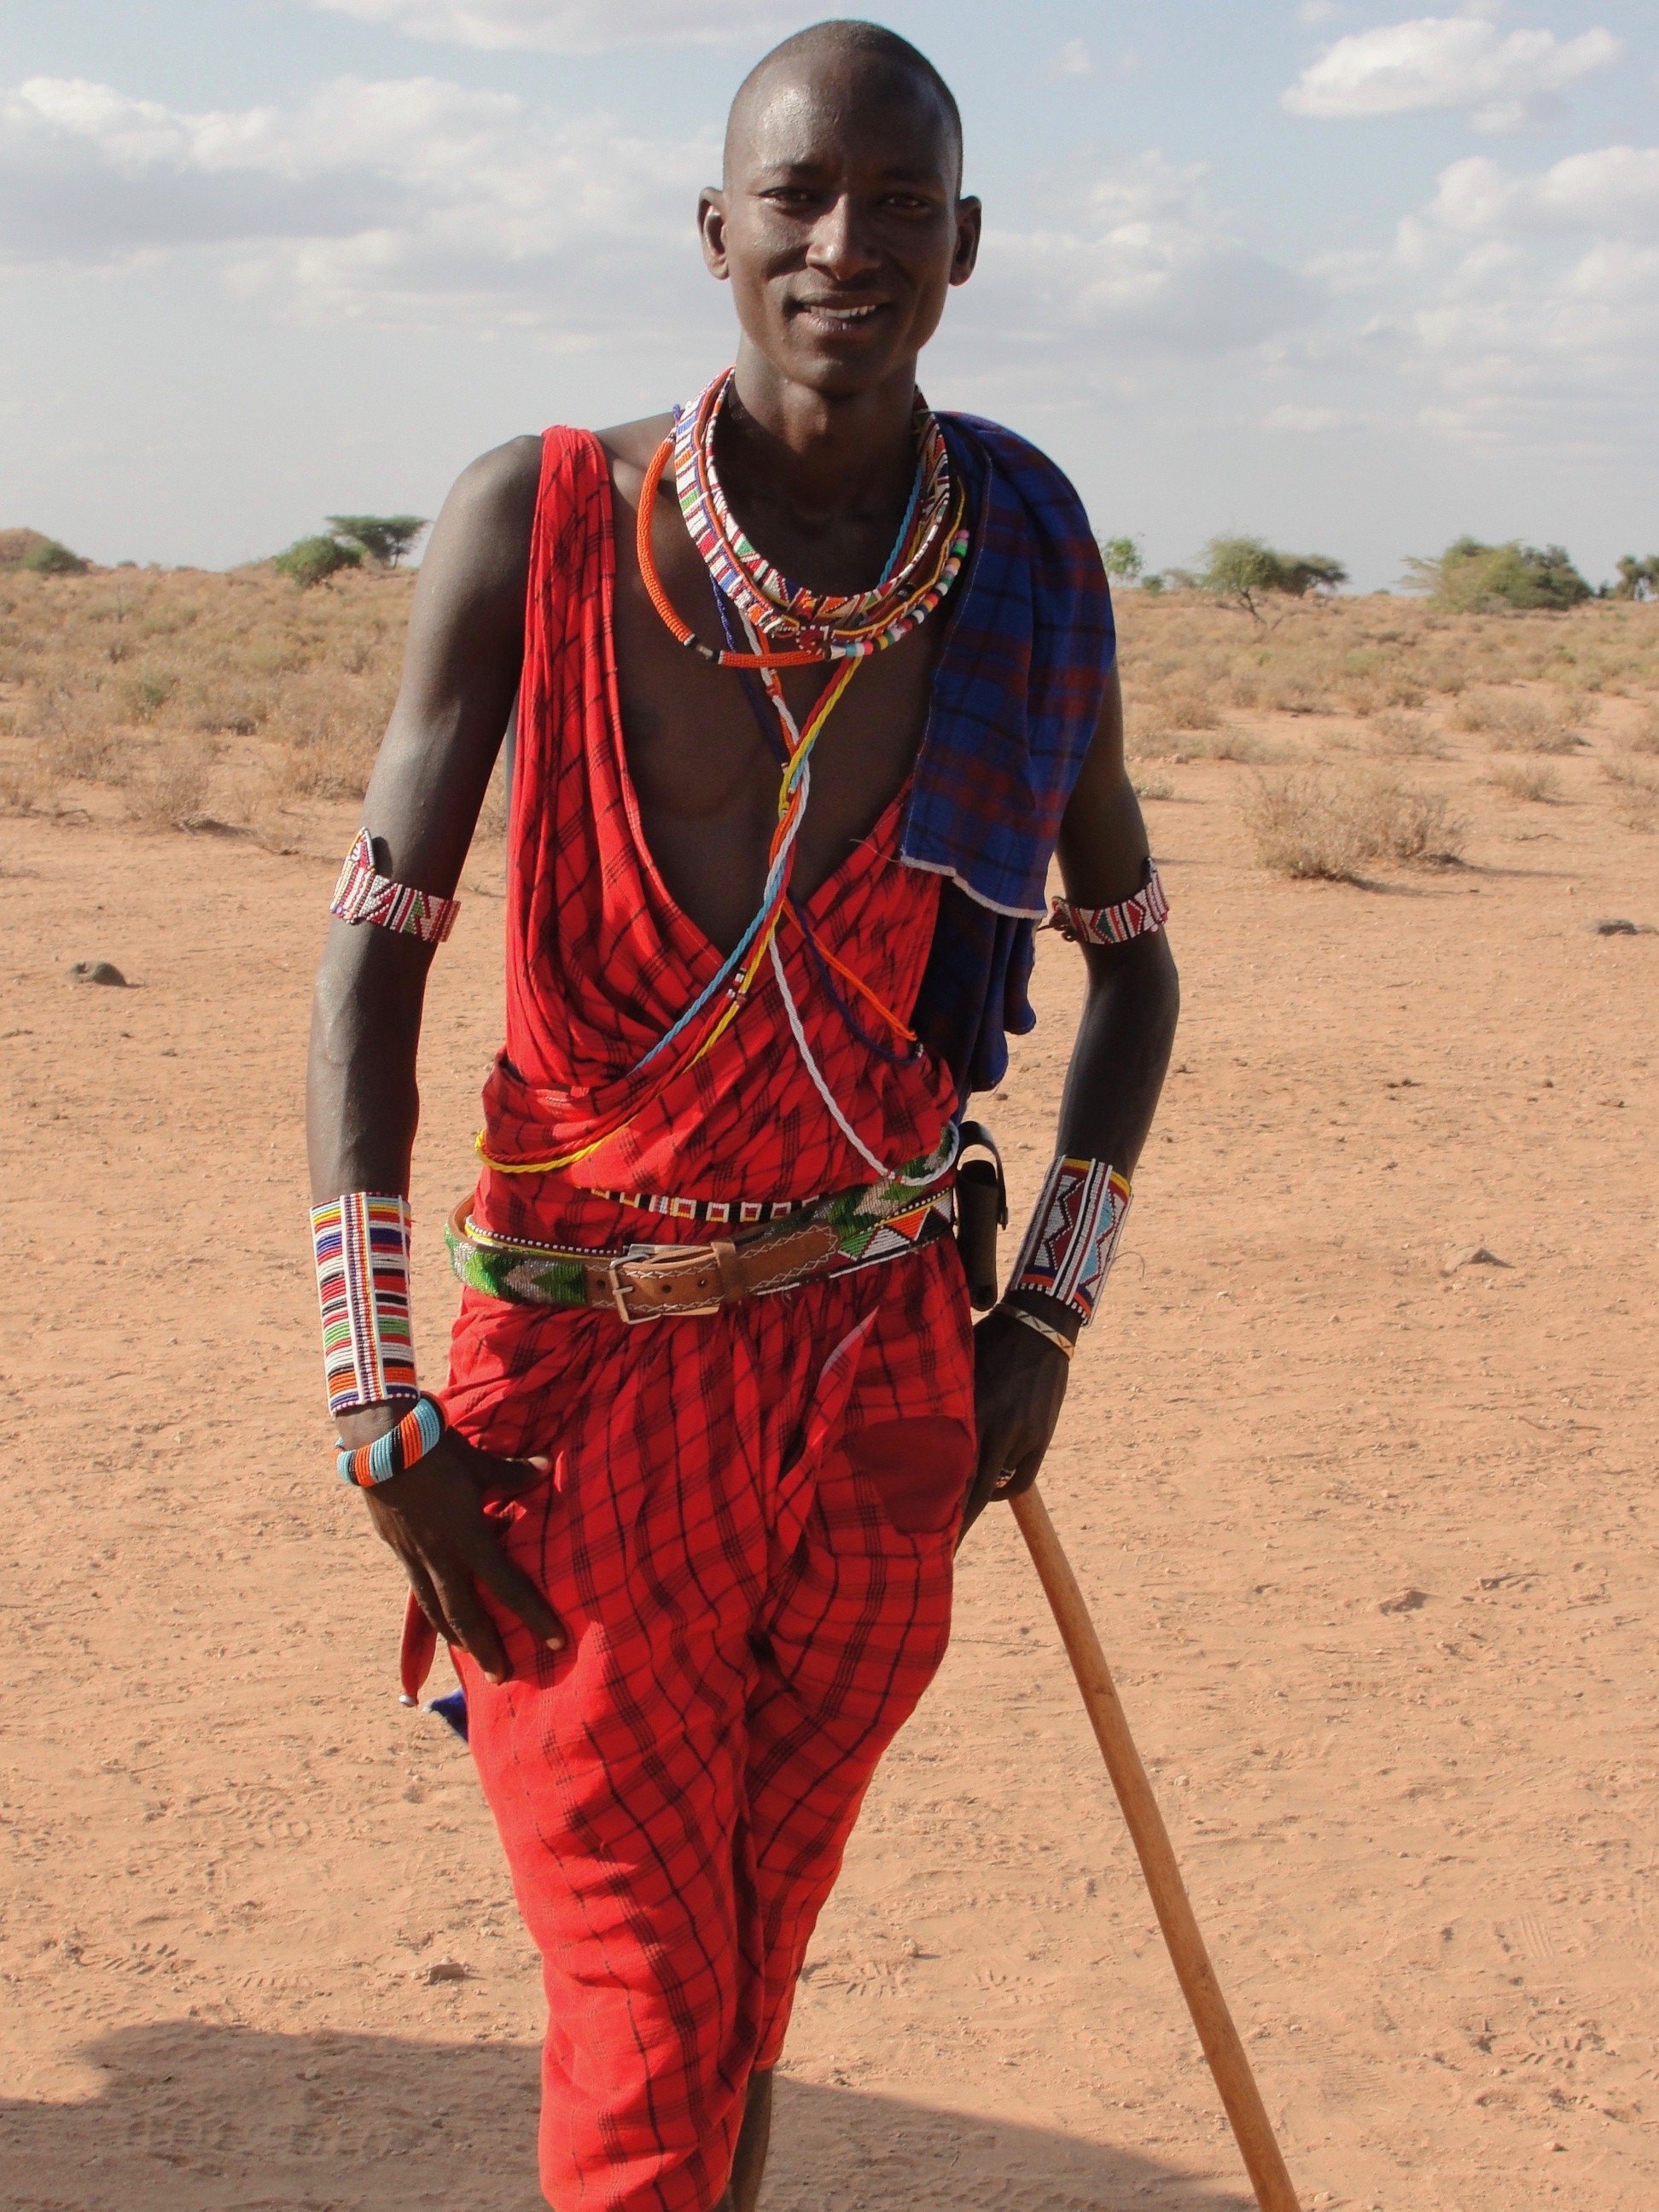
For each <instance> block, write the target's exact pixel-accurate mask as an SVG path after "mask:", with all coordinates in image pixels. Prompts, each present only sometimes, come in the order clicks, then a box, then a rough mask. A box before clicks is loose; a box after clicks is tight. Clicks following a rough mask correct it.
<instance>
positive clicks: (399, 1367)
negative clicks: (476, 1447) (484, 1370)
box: [311, 1190, 421, 1413]
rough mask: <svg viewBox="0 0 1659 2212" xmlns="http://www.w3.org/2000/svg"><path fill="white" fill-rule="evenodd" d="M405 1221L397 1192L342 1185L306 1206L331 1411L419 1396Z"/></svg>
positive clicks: (406, 1209)
mask: <svg viewBox="0 0 1659 2212" xmlns="http://www.w3.org/2000/svg"><path fill="white" fill-rule="evenodd" d="M409 1231H410V1211H409V1200H407V1199H406V1198H402V1197H399V1196H398V1194H396V1193H395V1192H389V1193H387V1192H376V1191H368V1190H348V1191H343V1192H342V1194H340V1196H339V1197H338V1198H331V1199H330V1200H328V1201H327V1202H326V1204H325V1205H322V1206H313V1207H312V1209H311V1237H312V1245H313V1250H314V1252H315V1255H316V1260H317V1297H318V1302H319V1304H320V1305H321V1307H322V1310H323V1372H324V1375H325V1378H326V1381H327V1384H328V1410H329V1412H330V1413H349V1411H350V1410H351V1408H352V1407H354V1406H378V1405H382V1404H384V1403H385V1401H386V1400H387V1399H388V1398H415V1397H418V1396H419V1395H420V1389H421V1386H420V1384H419V1383H417V1382H416V1379H415V1345H414V1339H413V1336H412V1334H411V1333H410V1313H409Z"/></svg>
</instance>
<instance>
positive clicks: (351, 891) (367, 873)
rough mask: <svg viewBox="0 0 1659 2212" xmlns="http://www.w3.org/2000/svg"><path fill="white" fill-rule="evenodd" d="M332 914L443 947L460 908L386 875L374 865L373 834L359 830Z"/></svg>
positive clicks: (336, 891) (331, 905)
mask: <svg viewBox="0 0 1659 2212" xmlns="http://www.w3.org/2000/svg"><path fill="white" fill-rule="evenodd" d="M328 910H329V912H330V913H331V915H336V916H337V918H338V919H339V920H340V921H372V922H373V923H374V926H375V927H376V928H377V929H389V930H391V931H392V932H393V933H394V934H395V935H397V936H398V937H418V938H419V939H420V940H421V942H422V945H441V944H442V943H443V941H444V939H445V938H447V936H448V934H449V933H450V931H451V930H452V929H453V927H455V917H456V915H458V914H459V912H460V910H461V903H460V901H459V899H447V898H440V897H439V896H438V894H437V892H436V891H417V890H416V889H415V887H414V885H413V884H399V883H394V882H393V881H392V878H391V877H390V876H383V875H382V874H381V873H380V871H379V869H378V868H376V866H375V865H374V845H373V844H372V842H370V839H369V835H368V830H367V829H360V830H359V831H358V832H357V838H356V843H355V844H354V845H353V846H352V848H351V850H350V851H349V853H348V854H346V858H345V866H344V867H343V868H342V869H341V871H340V880H339V882H338V883H337V884H336V885H335V886H334V896H333V897H332V898H331V900H330V901H329V907H328Z"/></svg>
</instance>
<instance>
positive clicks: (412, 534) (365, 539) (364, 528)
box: [324, 514, 428, 568]
mask: <svg viewBox="0 0 1659 2212" xmlns="http://www.w3.org/2000/svg"><path fill="white" fill-rule="evenodd" d="M324 520H325V521H326V522H327V524H328V526H329V528H330V529H331V530H332V531H334V532H336V533H337V535H338V536H339V537H341V538H345V539H346V540H347V541H348V542H349V544H353V545H357V546H360V547H361V548H362V550H363V551H364V552H365V553H367V554H368V557H369V559H370V560H371V561H373V562H374V564H375V566H376V567H377V568H396V567H397V565H398V562H399V561H401V560H402V559H403V557H404V554H405V553H407V552H408V550H409V549H410V546H411V545H412V544H414V543H415V540H416V538H418V537H419V536H420V534H421V532H422V531H423V530H424V529H425V528H426V526H427V522H428V517H427V516H426V515H424V514H330V515H326V516H325V518H324Z"/></svg>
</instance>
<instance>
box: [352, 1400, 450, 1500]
mask: <svg viewBox="0 0 1659 2212" xmlns="http://www.w3.org/2000/svg"><path fill="white" fill-rule="evenodd" d="M446 1427H447V1423H446V1421H445V1419H444V1416H443V1408H442V1407H441V1406H440V1405H439V1404H438V1402H437V1401H436V1400H435V1399H433V1398H417V1399H416V1401H415V1404H414V1407H413V1409H412V1410H411V1411H410V1412H409V1413H405V1414H404V1417H403V1419H402V1420H401V1421H399V1422H398V1425H397V1427H396V1428H395V1429H388V1430H387V1431H386V1434H385V1435H384V1436H383V1437H375V1439H374V1443H372V1444H359V1445H358V1446H357V1448H356V1450H355V1451H354V1450H353V1449H351V1447H350V1446H349V1444H345V1443H341V1442H340V1440H339V1438H338V1437H337V1438H336V1439H335V1443H336V1445H337V1450H338V1456H337V1459H336V1460H335V1462H334V1464H335V1466H336V1468H337V1469H338V1470H339V1475H340V1480H341V1481H342V1482H349V1484H350V1485H351V1486H352V1487H353V1489H355V1490H373V1489H374V1486H375V1484H376V1483H377V1482H390V1481H391V1480H392V1476H393V1475H394V1474H403V1473H404V1471H405V1469H406V1468H411V1467H413V1466H414V1464H415V1462H416V1460H422V1459H424V1458H425V1457H426V1455H427V1454H428V1452H429V1451H430V1450H431V1449H432V1447H433V1446H434V1444H435V1443H437V1441H438V1439H439V1437H441V1436H442V1434H443V1432H444V1430H445V1428H446Z"/></svg>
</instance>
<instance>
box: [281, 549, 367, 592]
mask: <svg viewBox="0 0 1659 2212" xmlns="http://www.w3.org/2000/svg"><path fill="white" fill-rule="evenodd" d="M362 560H363V550H362V546H361V545H347V544H342V543H341V541H340V539H339V538H325V537H317V538H295V541H294V543H293V544H292V545H290V546H289V548H288V550H287V551H286V552H283V553H278V554H277V555H276V556H275V557H274V559H273V560H272V562H271V564H270V565H271V567H272V568H276V569H277V570H278V571H279V572H280V573H281V574H283V575H284V576H287V577H289V578H290V579H291V580H293V581H294V582H295V583H296V584H297V585H298V586H300V589H301V591H302V592H308V591H310V590H311V588H312V587H313V585H316V584H325V583H326V582H327V581H328V580H329V578H330V577H331V575H333V574H335V573H336V571H337V570H338V569H341V568H361V567H362Z"/></svg>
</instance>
